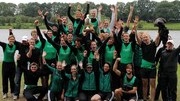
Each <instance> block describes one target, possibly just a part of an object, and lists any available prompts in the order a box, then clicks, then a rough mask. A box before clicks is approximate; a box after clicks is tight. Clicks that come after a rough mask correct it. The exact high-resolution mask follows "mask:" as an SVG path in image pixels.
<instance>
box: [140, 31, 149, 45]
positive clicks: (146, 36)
mask: <svg viewBox="0 0 180 101" xmlns="http://www.w3.org/2000/svg"><path fill="white" fill-rule="evenodd" d="M142 41H143V42H144V43H145V44H149V43H150V36H149V34H148V33H143V34H142Z"/></svg>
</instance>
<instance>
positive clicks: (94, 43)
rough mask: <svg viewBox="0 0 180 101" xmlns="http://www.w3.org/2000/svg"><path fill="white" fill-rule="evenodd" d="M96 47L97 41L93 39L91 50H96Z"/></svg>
mask: <svg viewBox="0 0 180 101" xmlns="http://www.w3.org/2000/svg"><path fill="white" fill-rule="evenodd" d="M96 48H97V44H96V42H95V41H92V42H91V50H92V51H96Z"/></svg>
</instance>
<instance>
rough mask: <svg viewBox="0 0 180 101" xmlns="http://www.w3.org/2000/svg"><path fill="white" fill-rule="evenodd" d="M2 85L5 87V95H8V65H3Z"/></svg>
mask: <svg viewBox="0 0 180 101" xmlns="http://www.w3.org/2000/svg"><path fill="white" fill-rule="evenodd" d="M2 85H3V94H7V93H8V67H7V63H5V62H3V63H2Z"/></svg>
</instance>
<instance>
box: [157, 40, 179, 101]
mask: <svg viewBox="0 0 180 101" xmlns="http://www.w3.org/2000/svg"><path fill="white" fill-rule="evenodd" d="M179 53H180V46H179V47H178V48H174V41H173V40H168V41H167V43H166V49H165V50H163V51H162V52H161V55H160V61H159V65H160V66H159V68H160V73H159V75H160V79H161V83H160V87H161V90H162V99H163V101H176V98H177V63H178V55H179ZM167 89H168V92H169V93H168V97H167Z"/></svg>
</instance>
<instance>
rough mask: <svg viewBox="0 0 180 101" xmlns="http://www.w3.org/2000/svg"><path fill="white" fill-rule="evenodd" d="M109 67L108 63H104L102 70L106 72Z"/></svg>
mask: <svg viewBox="0 0 180 101" xmlns="http://www.w3.org/2000/svg"><path fill="white" fill-rule="evenodd" d="M109 69H110V65H109V64H108V63H105V64H104V67H103V70H104V72H108V71H109Z"/></svg>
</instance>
